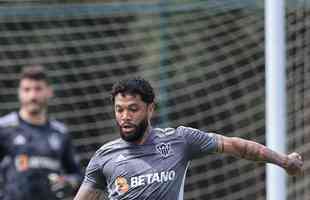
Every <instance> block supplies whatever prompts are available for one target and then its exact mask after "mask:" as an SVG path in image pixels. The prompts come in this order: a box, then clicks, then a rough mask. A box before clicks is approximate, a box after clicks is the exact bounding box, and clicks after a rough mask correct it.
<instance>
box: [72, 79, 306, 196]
mask: <svg viewBox="0 0 310 200" xmlns="http://www.w3.org/2000/svg"><path fill="white" fill-rule="evenodd" d="M154 97H155V95H154V92H153V88H152V86H151V85H150V84H149V83H148V82H147V81H146V80H144V79H141V78H134V79H129V80H124V81H120V82H118V83H116V84H115V85H114V86H113V89H112V100H113V103H114V110H115V117H116V122H117V125H118V127H119V132H120V138H119V139H117V140H114V141H112V142H109V143H107V144H105V145H103V146H102V147H101V148H100V149H99V150H98V151H97V152H96V153H95V155H94V156H93V157H92V159H91V160H90V162H89V164H88V167H87V169H86V174H85V178H84V181H83V183H82V185H81V187H80V189H79V191H78V193H77V195H76V196H75V199H74V200H98V199H100V198H101V196H102V195H103V194H104V191H106V192H107V193H108V198H109V199H111V200H120V199H124V200H125V199H126V200H134V199H135V200H146V199H154V200H159V199H160V200H182V199H183V187H184V181H185V180H184V179H185V174H186V170H187V168H188V162H189V161H190V160H191V159H193V158H194V157H198V156H203V155H206V154H210V153H225V154H229V155H233V156H237V157H240V158H244V159H248V160H253V161H260V162H266V163H267V162H268V163H273V164H276V165H278V166H280V167H282V168H284V169H285V170H286V171H287V173H288V174H290V175H298V174H300V173H302V166H303V161H302V158H301V156H300V155H299V154H298V153H291V154H289V155H284V154H280V153H277V152H274V151H272V150H271V149H269V148H267V147H265V146H264V145H261V144H258V143H256V142H254V141H249V140H244V139H241V138H237V137H225V136H223V135H220V134H216V133H209V132H204V131H201V130H198V129H194V128H190V127H185V126H179V127H177V128H165V129H159V128H153V127H152V126H151V124H150V120H151V117H152V114H153V112H154Z"/></svg>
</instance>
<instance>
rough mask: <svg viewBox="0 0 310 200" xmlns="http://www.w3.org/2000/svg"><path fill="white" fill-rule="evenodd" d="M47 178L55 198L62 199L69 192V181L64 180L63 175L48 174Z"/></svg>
mask: <svg viewBox="0 0 310 200" xmlns="http://www.w3.org/2000/svg"><path fill="white" fill-rule="evenodd" d="M48 179H49V181H50V187H51V190H52V191H53V192H54V194H55V195H56V197H57V198H59V199H63V198H64V197H66V196H67V195H68V194H67V193H69V192H68V187H69V183H68V181H66V178H65V176H62V175H59V174H54V173H52V174H49V176H48Z"/></svg>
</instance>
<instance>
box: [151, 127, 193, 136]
mask: <svg viewBox="0 0 310 200" xmlns="http://www.w3.org/2000/svg"><path fill="white" fill-rule="evenodd" d="M194 130H196V129H194V128H191V127H186V126H178V127H176V128H171V127H168V128H154V129H153V130H152V131H153V133H154V134H155V135H156V136H158V137H168V136H175V137H178V136H182V134H183V133H184V132H187V131H194Z"/></svg>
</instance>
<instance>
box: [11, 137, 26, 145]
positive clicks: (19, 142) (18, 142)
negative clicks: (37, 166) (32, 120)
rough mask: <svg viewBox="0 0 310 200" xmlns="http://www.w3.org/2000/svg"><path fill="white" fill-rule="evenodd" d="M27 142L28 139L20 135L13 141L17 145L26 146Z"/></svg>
mask: <svg viewBox="0 0 310 200" xmlns="http://www.w3.org/2000/svg"><path fill="white" fill-rule="evenodd" d="M26 142H27V141H26V138H25V137H24V136H22V135H18V136H17V137H16V138H14V141H13V143H14V144H15V145H24V144H26Z"/></svg>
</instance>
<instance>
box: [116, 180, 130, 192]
mask: <svg viewBox="0 0 310 200" xmlns="http://www.w3.org/2000/svg"><path fill="white" fill-rule="evenodd" d="M114 185H115V190H116V191H117V193H118V194H124V193H126V192H128V190H129V185H128V182H127V180H126V178H124V177H122V176H118V177H117V178H116V180H115V182H114Z"/></svg>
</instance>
